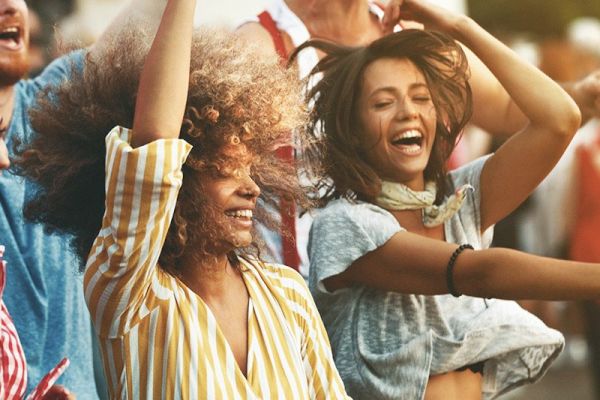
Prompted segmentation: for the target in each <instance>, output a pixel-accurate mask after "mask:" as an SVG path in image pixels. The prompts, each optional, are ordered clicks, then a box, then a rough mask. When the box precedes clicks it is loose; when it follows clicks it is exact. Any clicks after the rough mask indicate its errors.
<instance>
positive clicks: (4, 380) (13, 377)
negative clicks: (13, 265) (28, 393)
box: [0, 246, 27, 400]
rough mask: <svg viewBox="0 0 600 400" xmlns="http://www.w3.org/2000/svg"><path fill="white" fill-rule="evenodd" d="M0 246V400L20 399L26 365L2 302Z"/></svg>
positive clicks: (0, 248)
mask: <svg viewBox="0 0 600 400" xmlns="http://www.w3.org/2000/svg"><path fill="white" fill-rule="evenodd" d="M3 254H4V246H0V399H5V400H12V399H21V398H22V397H23V394H24V393H25V387H26V386H27V364H26V362H25V354H23V348H22V347H21V342H20V341H19V336H18V335H17V330H16V328H15V325H14V324H13V322H12V319H11V318H10V315H9V314H8V310H7V309H6V306H5V305H4V301H2V294H3V293H4V286H5V284H6V261H3V260H2V256H3Z"/></svg>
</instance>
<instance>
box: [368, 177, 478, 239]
mask: <svg viewBox="0 0 600 400" xmlns="http://www.w3.org/2000/svg"><path fill="white" fill-rule="evenodd" d="M472 190H474V189H473V186H471V185H469V184H466V185H463V186H461V187H459V188H458V189H457V190H456V192H454V194H453V195H452V196H450V197H448V198H447V199H446V200H445V201H444V202H443V203H442V204H440V205H439V206H436V205H434V204H433V202H434V201H435V197H436V194H437V187H436V185H435V182H427V183H426V184H425V190H424V191H423V192H417V191H414V190H412V189H410V188H409V187H408V186H406V185H403V184H402V183H396V182H388V181H382V182H381V193H380V194H379V196H377V198H376V199H375V204H377V205H378V206H380V207H383V208H385V209H387V210H394V211H400V210H422V212H423V224H425V226H426V227H428V228H432V227H434V226H438V225H441V224H443V223H444V222H446V221H447V220H449V219H450V218H452V216H453V215H454V214H456V212H457V211H458V210H459V209H460V207H461V206H462V205H463V202H464V200H465V197H466V196H467V192H468V191H472Z"/></svg>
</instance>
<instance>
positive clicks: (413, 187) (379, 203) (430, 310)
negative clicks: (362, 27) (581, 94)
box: [298, 0, 600, 400]
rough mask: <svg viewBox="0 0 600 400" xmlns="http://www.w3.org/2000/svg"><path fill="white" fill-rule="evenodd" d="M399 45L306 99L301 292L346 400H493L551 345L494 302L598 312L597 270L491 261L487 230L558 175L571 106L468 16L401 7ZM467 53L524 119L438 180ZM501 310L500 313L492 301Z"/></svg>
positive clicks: (503, 253)
mask: <svg viewBox="0 0 600 400" xmlns="http://www.w3.org/2000/svg"><path fill="white" fill-rule="evenodd" d="M400 12H401V15H402V16H403V17H404V18H407V19H414V20H416V21H417V22H422V23H424V24H425V26H426V27H427V28H430V29H434V30H436V31H439V32H444V33H439V32H433V31H431V32H428V31H415V30H406V31H402V32H399V33H395V34H392V35H390V36H387V37H384V38H381V39H379V40H376V41H375V42H373V43H372V44H370V45H368V46H366V47H358V48H348V47H340V46H337V45H334V44H331V43H327V42H324V41H311V42H308V43H307V44H304V45H303V46H301V47H300V48H299V50H298V51H301V50H302V48H305V47H308V46H312V47H314V48H316V49H317V50H320V51H322V52H323V53H325V54H326V56H325V57H324V58H323V59H322V60H321V61H320V63H319V64H318V66H317V67H316V68H315V69H314V70H313V75H314V74H322V75H323V76H322V79H321V80H320V81H319V82H317V83H315V85H314V87H313V88H312V89H311V90H310V92H309V98H310V99H311V101H312V102H313V103H314V108H313V111H312V115H311V118H310V123H309V124H308V130H309V131H311V132H313V131H316V132H317V134H316V135H315V136H316V137H315V139H314V140H315V143H314V145H313V147H312V149H311V150H310V151H309V152H308V153H307V155H308V156H309V160H310V161H311V163H310V164H309V167H310V168H311V171H312V174H313V175H316V177H317V178H319V177H321V176H323V178H321V179H320V181H319V182H320V183H319V189H320V193H321V200H322V202H323V203H324V204H323V205H324V208H323V209H322V210H321V211H320V212H319V213H318V214H317V217H316V218H315V221H314V223H313V226H312V229H311V237H310V241H309V249H310V250H309V255H310V261H311V265H310V285H309V286H310V288H311V291H312V293H313V296H315V300H316V303H317V306H318V308H319V311H320V312H321V315H322V317H323V321H324V323H325V326H326V327H327V330H328V332H329V335H330V338H331V342H332V349H333V352H334V358H335V361H336V364H337V366H338V370H339V371H340V375H341V376H342V379H343V380H344V383H345V385H346V389H347V390H348V393H349V394H350V395H351V396H353V397H354V398H358V399H372V398H379V399H444V400H448V399H449V400H452V399H461V400H465V399H467V400H470V399H480V398H494V397H496V396H498V395H500V394H502V393H505V392H507V391H509V390H511V389H513V388H515V387H518V386H520V385H523V384H525V383H529V382H533V381H536V380H538V379H540V377H541V376H542V375H543V374H544V372H545V371H546V370H547V368H548V366H549V364H550V363H551V361H552V360H554V359H555V358H556V356H557V355H558V353H559V352H560V350H561V349H562V348H563V345H564V339H563V337H562V335H561V334H560V333H559V332H557V331H555V330H553V329H550V328H548V327H546V326H545V325H544V324H543V323H542V322H541V321H540V320H538V319H537V318H536V317H534V316H533V315H531V314H529V313H527V312H526V311H525V310H523V309H521V308H520V307H519V306H518V305H517V303H515V302H513V301H507V300H498V299H522V298H531V299H565V300H566V299H576V298H593V297H598V296H600V265H597V264H590V263H575V262H567V261H559V260H554V259H549V258H542V257H537V256H532V255H528V254H525V253H521V252H517V251H513V250H507V249H488V247H489V245H490V242H491V238H492V233H493V225H494V224H495V223H496V222H498V221H499V220H500V219H501V218H503V217H504V216H506V215H507V214H508V213H509V212H511V211H512V210H513V209H514V208H515V207H517V206H518V205H519V204H520V203H521V202H522V201H523V200H524V199H525V198H526V197H527V196H528V194H529V193H530V192H531V191H532V190H533V189H534V188H535V186H536V185H537V184H538V183H539V182H540V181H541V180H542V179H543V177H544V176H545V175H546V174H547V173H548V172H549V171H550V170H551V168H552V167H553V166H554V164H555V163H556V162H557V161H558V159H559V158H560V156H561V154H562V153H563V151H564V149H565V148H566V146H567V144H568V143H569V141H570V140H571V138H572V136H573V135H574V133H575V131H576V130H577V128H578V126H579V122H580V114H579V110H578V109H577V107H576V105H575V103H574V102H573V100H572V99H571V98H570V97H569V96H568V95H567V94H566V93H565V92H564V91H563V90H562V89H561V88H560V87H559V86H558V85H557V84H555V83H554V82H552V80H550V79H549V78H548V77H546V76H545V75H543V74H542V73H541V72H540V71H538V70H537V69H535V68H534V67H532V66H530V65H528V64H527V63H525V62H523V61H522V60H520V59H519V57H518V56H516V55H515V54H514V53H513V52H511V51H510V50H509V49H508V48H507V47H505V46H504V45H503V44H501V43H500V42H499V41H497V40H496V39H495V38H493V37H492V36H491V35H490V34H488V33H487V32H486V31H485V30H483V29H482V28H481V27H480V26H478V25H477V24H476V23H475V22H474V21H472V20H471V19H469V18H468V17H466V16H462V15H456V14H453V13H451V12H449V11H446V10H443V9H440V8H438V7H436V6H433V5H431V4H429V3H427V2H424V1H421V0H419V1H417V0H405V1H404V2H402V4H401V6H400ZM453 39H456V40H459V41H461V42H462V43H464V44H465V45H466V46H467V47H469V48H470V49H471V50H472V51H473V52H474V53H475V54H476V55H477V56H478V57H479V58H480V59H481V60H482V61H483V62H484V63H485V64H486V65H487V67H488V68H489V69H490V70H491V71H492V73H494V75H495V76H496V77H497V78H498V80H499V81H500V82H501V83H502V84H503V85H504V87H505V88H506V90H507V91H508V92H509V93H510V95H511V96H512V98H513V100H514V101H515V102H516V104H518V105H519V107H520V108H521V110H522V111H523V113H524V114H525V115H526V116H527V118H528V119H529V123H528V125H527V126H526V127H525V128H524V129H523V130H522V131H521V132H519V133H517V134H516V135H515V136H513V137H512V138H511V139H510V140H509V141H507V142H506V144H504V146H502V147H501V148H500V149H499V150H498V151H497V152H496V153H495V154H493V155H491V156H487V157H483V158H481V159H478V160H476V161H474V162H473V163H470V164H468V165H466V166H464V167H462V168H460V169H458V170H455V171H451V172H450V173H448V172H447V171H446V170H445V161H446V160H447V158H448V156H449V155H450V152H451V151H452V148H453V147H454V145H455V143H456V140H457V137H458V136H459V135H460V132H461V130H462V128H463V127H464V125H465V123H466V122H467V120H468V119H469V116H470V113H471V108H472V107H471V102H472V101H471V91H470V88H469V84H468V68H467V62H466V61H465V55H464V53H463V51H462V50H461V47H460V46H459V45H458V44H457V43H456V42H455V41H454V40H453ZM491 298H498V299H491Z"/></svg>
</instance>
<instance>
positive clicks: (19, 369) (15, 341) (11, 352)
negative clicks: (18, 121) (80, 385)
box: [0, 119, 75, 400]
mask: <svg viewBox="0 0 600 400" xmlns="http://www.w3.org/2000/svg"><path fill="white" fill-rule="evenodd" d="M0 121H1V119H0ZM5 133H6V130H1V131H0V175H2V171H3V170H5V169H7V168H8V167H9V166H10V160H9V158H8V151H7V149H6V146H5V145H4V135H5ZM4 250H5V248H4V246H3V245H1V244H0V399H3V400H20V399H22V398H23V396H24V394H25V389H26V387H27V360H26V359H25V354H23V347H22V346H21V341H20V340H19V335H18V333H17V330H16V328H15V325H14V324H13V321H12V318H11V317H10V314H9V312H8V310H7V309H6V306H5V305H4V300H3V294H4V288H5V287H6V261H4V259H3V257H4ZM68 362H69V361H68V360H67V359H63V360H61V361H60V363H59V365H58V366H57V368H55V369H54V370H52V371H47V372H48V375H47V376H46V377H45V378H44V379H43V380H42V382H40V383H39V385H38V386H37V387H36V388H35V390H34V392H33V393H32V394H31V395H32V397H33V400H38V399H41V400H74V399H75V395H73V394H71V393H70V392H69V390H68V389H66V388H64V387H63V386H60V385H54V382H55V381H56V379H57V378H58V377H59V376H60V375H61V374H62V373H63V372H64V370H65V368H66V367H67V366H68Z"/></svg>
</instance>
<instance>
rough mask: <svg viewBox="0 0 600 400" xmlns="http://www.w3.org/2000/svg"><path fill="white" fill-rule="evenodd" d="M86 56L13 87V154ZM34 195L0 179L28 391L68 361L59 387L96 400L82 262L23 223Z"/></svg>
mask: <svg viewBox="0 0 600 400" xmlns="http://www.w3.org/2000/svg"><path fill="white" fill-rule="evenodd" d="M82 54H83V53H81V52H77V53H73V54H72V55H71V56H68V57H63V58H61V59H59V60H56V61H55V62H53V63H52V64H51V65H49V66H48V67H47V68H46V69H45V70H44V72H43V73H42V74H41V75H40V76H39V77H37V78H35V79H31V80H21V81H20V82H19V83H17V84H16V85H15V105H14V110H13V114H12V119H11V123H10V126H9V130H8V132H7V144H8V146H9V151H10V147H11V142H12V141H13V140H14V138H15V137H18V138H21V139H27V138H29V137H31V135H32V134H33V133H32V128H31V123H30V121H29V117H28V114H27V112H28V109H29V108H30V107H31V106H32V105H33V104H34V102H35V99H36V96H37V94H38V93H39V92H40V90H41V89H43V88H44V87H46V86H48V85H52V84H57V83H60V82H61V81H62V80H64V79H67V78H68V76H69V69H70V67H71V62H73V61H75V62H77V63H79V64H81V62H82V60H83V59H82ZM29 188H30V183H28V182H26V181H24V180H23V179H22V178H19V177H16V176H14V175H12V174H8V173H4V174H2V175H0V243H1V244H4V245H5V246H6V252H5V255H4V259H5V260H6V261H7V263H8V265H7V286H6V291H5V292H4V302H5V303H6V306H7V308H8V310H9V312H10V314H11V316H12V318H13V320H14V323H15V326H16V328H17V332H18V334H19V337H20V339H21V343H22V344H23V348H24V351H25V357H26V359H27V369H28V371H27V372H28V381H27V392H28V393H29V392H30V391H31V390H32V389H33V388H34V387H35V385H37V384H38V383H39V381H40V380H41V379H42V377H43V376H44V375H45V374H46V373H47V372H48V371H50V369H51V368H53V367H54V366H55V365H56V363H58V362H59V361H60V360H61V359H62V358H63V357H69V359H70V360H71V365H70V366H69V368H67V370H66V372H65V373H64V375H63V376H62V377H61V378H60V379H59V380H58V382H57V383H58V384H61V385H64V386H65V387H67V388H68V389H69V390H70V391H71V392H73V393H75V394H76V396H77V398H78V399H97V398H98V393H97V390H96V385H95V381H94V364H93V355H92V354H93V344H92V330H91V323H90V318H89V313H88V311H87V308H86V306H85V302H84V299H83V289H82V287H83V285H82V275H81V274H80V273H79V272H78V266H79V261H78V260H77V258H76V257H75V255H74V253H73V252H72V251H71V250H70V248H69V246H68V242H67V238H66V237H64V236H61V235H58V234H46V233H45V232H44V228H43V227H42V226H41V225H39V224H32V223H28V222H26V221H25V220H24V219H23V215H22V211H23V205H24V201H25V198H26V196H27V192H28V190H29Z"/></svg>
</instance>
